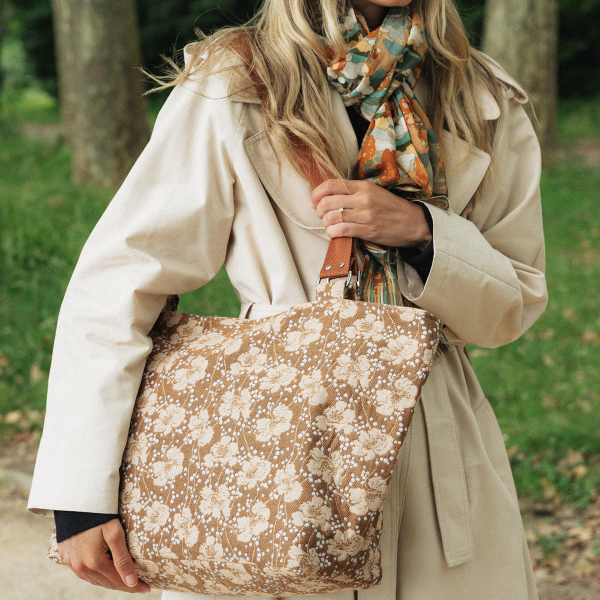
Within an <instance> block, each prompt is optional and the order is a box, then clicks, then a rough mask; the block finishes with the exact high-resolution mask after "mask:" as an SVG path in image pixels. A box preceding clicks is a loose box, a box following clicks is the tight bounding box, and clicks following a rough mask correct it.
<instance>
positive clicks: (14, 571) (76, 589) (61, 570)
mask: <svg viewBox="0 0 600 600" xmlns="http://www.w3.org/2000/svg"><path fill="white" fill-rule="evenodd" d="M4 487H6V486H4ZM26 506H27V501H26V500H25V498H23V497H22V495H21V494H15V493H11V494H10V495H8V497H3V496H0V582H1V583H0V599H1V600H120V599H122V598H131V594H126V593H121V592H113V591H111V590H106V589H103V588H99V587H96V586H93V585H90V584H88V583H86V582H85V581H81V580H79V579H77V577H75V576H74V575H73V574H72V573H71V571H70V570H69V569H68V568H67V567H62V566H59V565H57V564H55V563H53V562H52V561H51V560H49V559H48V558H47V557H46V552H47V550H48V541H49V540H50V534H51V533H52V527H53V521H52V519H45V518H43V517H36V516H34V515H32V514H31V513H28V512H27V508H26ZM144 598H150V599H152V600H159V598H160V592H159V591H153V592H152V593H150V594H144Z"/></svg>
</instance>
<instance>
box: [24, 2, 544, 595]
mask: <svg viewBox="0 0 600 600" xmlns="http://www.w3.org/2000/svg"><path fill="white" fill-rule="evenodd" d="M409 4H411V3H410V0H353V2H352V5H351V4H350V3H349V2H348V3H347V4H344V3H343V2H340V3H338V2H337V0H269V1H268V2H266V4H265V6H264V7H263V9H262V12H261V13H260V14H259V16H258V17H257V21H256V22H255V24H254V25H253V26H252V27H250V28H247V29H241V30H240V29H234V30H232V31H226V32H221V33H218V34H216V36H215V38H213V42H214V43H213V44H212V45H205V46H200V47H197V48H195V49H194V48H191V49H189V52H188V54H187V56H186V58H187V59H188V64H187V67H186V69H185V71H184V72H183V73H180V74H179V75H177V76H176V77H175V80H174V82H172V83H177V84H179V85H177V87H175V89H174V90H173V92H172V93H171V95H170V97H169V99H168V101H167V103H166V105H165V107H164V109H163V111H162V112H161V114H160V116H159V118H158V120H157V123H156V127H155V130H154V133H153V136H152V140H151V141H150V143H149V145H148V147H147V148H146V150H145V151H144V153H143V154H142V156H141V157H140V159H139V161H138V162H137V164H136V165H135V167H134V168H133V169H132V171H131V174H130V175H129V177H128V178H127V180H126V182H125V183H124V185H123V187H122V188H121V190H120V191H119V192H118V194H117V195H116V197H115V199H114V201H113V202H112V204H111V205H110V207H109V208H108V209H107V211H106V213H105V215H104V216H103V217H102V219H101V220H100V222H99V224H98V226H97V227H96V229H95V230H94V232H93V233H92V235H91V237H90V239H89V241H88V243H87V244H86V247H85V248H84V250H83V252H82V255H81V258H80V260H79V263H78V265H77V268H76V270H75V273H74V275H73V278H72V280H71V283H70V285H69V289H68V291H67V294H66V297H65V301H64V303H63V307H62V310H61V315H60V319H59V326H58V331H57V336H56V343H55V349H54V355H53V364H52V373H51V380H50V385H49V399H48V413H47V419H46V425H45V429H44V436H43V439H42V444H41V448H40V453H39V457H38V463H37V466H36V473H35V477H34V483H33V488H32V492H31V497H30V502H29V508H30V510H32V511H34V512H38V513H44V514H47V515H50V514H52V512H53V511H56V513H55V514H56V520H57V529H58V533H59V539H62V540H63V541H61V543H60V546H59V547H60V552H61V556H62V557H63V559H64V560H65V561H66V562H67V563H68V564H69V565H70V566H71V568H72V569H73V570H74V571H75V573H76V574H77V576H79V577H80V578H83V579H86V580H87V581H89V582H90V583H94V584H96V585H103V586H105V587H109V588H111V589H121V590H125V591H131V592H144V591H148V586H147V585H145V584H143V583H141V582H138V580H137V577H136V574H135V569H134V567H133V563H132V561H131V558H130V557H129V554H128V552H127V549H126V546H125V542H124V535H123V531H122V528H121V526H120V523H119V521H118V520H116V519H114V518H113V517H114V516H115V513H116V511H117V493H118V484H119V465H120V462H121V457H122V454H123V448H124V446H125V441H126V437H127V430H128V424H129V419H130V415H131V411H132V406H133V403H134V400H135V396H136V392H137V389H138V386H139V382H140V378H141V375H142V371H143V368H144V361H145V358H146V356H147V355H148V353H149V351H150V347H151V343H150V341H149V338H148V336H147V334H148V332H149V330H150V329H151V327H152V325H153V323H154V321H155V319H156V317H157V315H158V313H159V311H160V309H161V307H162V305H163V303H164V301H165V298H166V296H167V295H168V294H181V293H184V292H186V291H189V290H193V289H195V288H197V287H199V286H201V285H203V284H205V283H206V282H208V281H209V280H210V279H212V277H214V275H215V274H216V273H217V271H218V269H219V268H220V267H221V265H223V264H225V267H226V268H227V271H228V274H229V277H230V279H231V281H232V283H233V285H234V287H235V289H236V291H237V293H238V295H239V296H240V299H241V301H242V312H241V314H242V316H244V317H249V316H250V317H251V318H259V317H264V316H268V315H272V314H277V313H278V312H281V311H282V310H284V309H285V308H286V307H288V306H290V305H295V304H300V303H303V302H306V301H307V300H312V299H313V298H314V280H315V278H316V273H317V272H318V270H319V267H320V265H321V264H322V261H323V257H324V255H325V251H326V248H327V244H328V239H329V237H339V236H355V237H358V238H361V239H362V240H364V241H365V242H366V243H367V244H366V249H367V254H368V255H369V256H371V257H372V258H373V260H375V258H374V257H375V255H376V254H377V246H376V245H379V246H384V247H385V246H387V247H391V248H398V253H397V255H398V260H394V259H393V257H392V255H395V254H396V253H395V252H391V251H390V252H388V253H387V255H386V256H387V257H388V259H389V260H387V261H386V259H385V257H384V259H382V260H383V262H384V263H385V265H383V266H384V267H385V268H386V269H388V271H386V272H387V273H388V279H387V280H386V281H385V283H386V286H387V287H385V289H384V290H383V291H382V290H381V289H380V288H378V286H377V285H372V286H371V288H370V290H369V293H370V294H372V295H373V296H376V297H379V296H380V295H383V296H385V295H386V294H387V296H386V297H385V299H387V300H390V298H391V297H393V296H394V294H395V293H396V292H399V293H401V295H402V297H403V298H404V299H407V300H408V301H411V302H413V303H414V304H416V305H417V306H419V307H421V308H424V309H427V310H429V311H430V312H432V313H433V314H434V315H436V316H437V317H438V318H440V319H441V320H442V321H443V323H444V324H445V328H444V352H443V355H442V357H441V358H440V360H439V361H437V362H436V364H435V365H434V367H433V368H432V370H431V373H430V377H429V380H428V381H427V383H426V385H425V386H424V388H423V391H422V397H421V402H420V403H419V404H418V405H417V409H416V410H415V415H414V418H413V423H412V426H411V427H410V429H409V434H408V437H407V440H406V442H405V446H404V450H403V452H402V453H401V456H400V459H399V463H398V464H399V467H398V468H396V469H395V477H394V478H393V482H392V487H391V489H390V491H389V493H388V496H387V498H386V504H385V505H384V514H385V515H386V519H387V520H388V521H387V523H388V525H387V526H386V527H385V528H384V529H385V538H384V539H383V540H382V548H383V552H382V554H383V556H384V564H383V574H384V581H383V583H382V585H381V586H378V587H376V588H372V589H370V590H360V591H359V592H357V594H356V595H357V596H358V598H359V599H360V600H368V598H369V597H370V596H377V598H381V599H382V600H383V599H384V598H385V600H391V599H392V598H393V597H396V598H398V599H400V600H413V599H414V600H416V599H422V598H426V599H434V598H435V599H438V598H440V599H441V598H443V599H444V600H454V599H456V600H458V599H459V598H460V600H471V599H473V600H481V599H482V598H486V599H498V600H500V599H503V600H504V599H506V598H510V599H511V600H520V599H533V598H537V593H536V590H535V582H534V579H533V574H532V570H531V564H530V560H529V555H528V551H527V545H526V542H525V539H524V535H523V529H522V525H521V519H520V513H519V507H518V503H517V497H516V493H515V489H514V484H513V481H512V476H511V472H510V466H509V463H508V459H507V456H506V452H505V449H504V443H503V439H502V436H501V434H500V431H499V428H498V424H497V422H496V419H495V416H494V414H493V411H492V409H491V406H490V404H489V403H488V401H487V400H486V399H485V397H484V396H483V394H482V391H481V388H480V387H479V384H478V382H477V379H476V377H475V374H474V372H473V369H472V367H471V364H470V362H469V359H468V356H467V353H466V350H465V342H473V343H476V344H478V345H481V346H484V347H496V346H500V345H502V344H506V343H509V342H511V341H513V340H515V339H517V338H518V337H519V336H520V335H521V334H522V333H523V332H524V331H525V330H526V329H527V328H528V327H529V326H531V324H532V323H533V322H534V321H535V320H536V319H537V318H538V317H539V316H540V314H541V313H542V312H543V310H544V308H545V305H546V288H545V282H544V275H543V269H544V247H543V234H542V221H541V208H540V198H539V177H540V155H539V147H538V144H537V140H536V138H535V135H534V133H533V130H532V127H531V124H530V123H529V120H528V119H527V117H526V115H525V113H524V111H523V108H522V106H521V105H522V104H523V103H525V102H526V101H527V98H526V95H525V93H524V92H523V91H522V90H521V88H520V87H519V86H518V85H517V84H516V83H515V82H514V81H512V80H511V79H510V78H509V77H508V76H507V75H506V74H505V73H504V72H503V71H502V70H501V69H499V68H498V67H497V65H495V64H494V63H493V62H492V61H490V60H489V59H487V58H486V57H484V56H483V55H481V54H480V53H478V52H476V51H475V50H473V49H470V48H469V45H468V42H467V39H466V37H465V34H464V31H463V29H462V25H461V23H460V19H459V17H458V14H457V12H456V9H455V8H454V6H453V5H452V2H451V0H413V3H412V5H411V6H410V7H408V8H406V9H405V8H403V7H406V6H407V5H409ZM354 9H355V10H354ZM340 16H341V17H342V21H343V23H342V24H340V19H339V17H340ZM398 19H400V20H402V23H403V24H404V25H403V29H402V30H400V34H398V33H397V31H395V28H397V24H398V22H399V21H398ZM382 24H383V26H382V27H381V28H380V29H379V30H377V28H378V27H380V26H381V25H382ZM423 28H424V30H425V34H426V39H427V42H426V41H425V37H424V36H423V35H422V33H423V32H422V29H423ZM376 30H377V31H376ZM369 31H373V32H375V34H376V35H371V36H369ZM240 33H241V34H243V39H244V40H246V41H245V42H243V44H242V45H240V43H239V41H240ZM394 36H396V37H394ZM361 43H362V44H363V45H364V44H365V43H369V44H373V43H374V44H375V52H373V53H372V54H370V55H369V57H368V58H367V59H366V61H367V70H368V71H369V72H370V73H371V75H373V73H374V72H379V71H377V69H380V68H383V69H384V70H385V68H386V66H385V65H387V69H388V71H386V72H384V73H383V76H382V78H381V81H380V82H378V87H377V89H373V87H371V86H370V85H369V83H370V82H369V81H368V80H367V79H366V77H363V74H365V73H366V72H367V71H365V70H364V66H363V67H361V68H360V69H354V70H353V67H352V64H354V63H355V62H357V61H360V60H363V61H364V56H365V54H364V53H362V54H361V53H360V51H359V52H357V51H356V50H357V46H358V45H359V44H361ZM363 47H364V46H363ZM207 48H209V50H208V54H204V58H205V60H204V62H201V60H200V53H202V52H206V51H207V50H206V49H207ZM223 48H225V52H223ZM360 48H361V47H358V50H360ZM216 50H219V51H216ZM385 52H389V54H390V55H391V56H392V58H393V59H394V60H381V56H382V53H385ZM395 53H397V55H398V57H399V56H400V55H403V57H402V58H401V59H398V61H396V59H395V56H396V54H395ZM348 55H352V58H349V56H348ZM384 55H385V54H384ZM360 56H362V57H363V58H362V59H360V58H359V57H360ZM378 58H379V60H378ZM351 63H352V64H351ZM400 63H402V68H398V69H396V70H393V66H392V67H390V65H395V64H400ZM349 64H350V66H348V65H349ZM423 66H424V69H423ZM421 71H423V73H422V76H420V75H421ZM210 73H212V74H210ZM249 73H251V75H249ZM207 74H208V75H207ZM382 90H383V93H381V91H382ZM388 91H389V94H388ZM392 92H393V93H392ZM378 94H379V95H378ZM413 95H414V96H415V98H413ZM388 96H389V97H388ZM386 102H387V104H386ZM357 109H358V110H357ZM378 111H379V112H378ZM381 111H383V113H382V112H381ZM382 114H383V115H384V116H385V118H382ZM374 117H376V118H374ZM428 117H429V118H428ZM371 121H372V122H371ZM429 122H431V125H430V124H429ZM417 129H418V130H419V131H420V132H421V133H420V134H418V135H416V136H414V135H413V136H412V137H411V140H412V142H411V143H412V144H413V146H412V147H407V146H405V145H403V144H401V143H400V140H402V139H404V138H403V137H402V136H404V135H406V132H407V131H408V132H409V133H410V132H411V131H412V132H413V133H414V132H415V131H416V130H417ZM375 130H377V131H375ZM386 136H387V137H386ZM409 137H410V136H409ZM438 138H439V141H438ZM390 139H392V140H395V153H391V150H390V146H389V140H390ZM378 140H379V141H381V140H384V142H385V140H388V143H387V145H386V143H379V142H378ZM298 141H300V146H303V147H304V148H305V150H306V149H307V150H308V152H309V154H310V156H312V158H313V160H314V163H315V165H316V166H314V165H313V166H314V168H313V171H312V173H313V175H314V172H315V170H316V171H317V172H320V174H321V178H322V177H323V175H324V174H325V173H332V172H333V173H334V174H335V175H336V177H335V178H331V177H329V178H328V179H327V180H326V181H324V182H323V183H321V184H319V185H318V186H317V187H316V188H315V189H314V190H312V189H311V186H310V185H309V183H308V181H307V179H306V177H305V176H304V174H303V173H304V172H305V171H306V168H304V170H303V168H302V167H303V166H304V167H306V164H304V165H303V161H302V160H299V159H298V148H299V147H300V146H299V144H298ZM440 142H441V143H440ZM359 145H361V149H360V153H359ZM393 148H394V146H392V149H393ZM407 148H409V149H408V150H407ZM417 155H418V160H417V158H416V156H417ZM440 155H443V159H441V158H440ZM390 156H392V160H390V159H389V157H390ZM331 158H333V159H334V160H335V164H332V162H331ZM419 161H420V162H419ZM278 163H279V164H278ZM355 164H356V165H357V166H356V168H354V165H355ZM444 166H445V173H444ZM351 173H352V174H353V176H354V178H355V179H359V180H360V181H342V180H344V179H347V178H348V177H349V176H350V175H351ZM407 198H408V199H407ZM409 200H412V202H411V201H409ZM341 209H343V210H341ZM390 269H391V270H390ZM389 273H392V274H393V279H390V278H389ZM398 301H401V300H400V299H399V300H398ZM108 550H110V555H109V554H108ZM111 556H112V559H111ZM351 594H352V592H339V594H337V595H339V596H340V599H339V600H352V596H351ZM342 596H343V598H342ZM164 597H165V598H167V599H171V598H177V597H179V594H177V593H165V594H164Z"/></svg>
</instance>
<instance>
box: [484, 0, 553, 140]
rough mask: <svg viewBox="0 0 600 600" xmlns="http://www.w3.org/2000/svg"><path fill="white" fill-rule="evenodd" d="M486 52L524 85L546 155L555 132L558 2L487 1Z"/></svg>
mask: <svg viewBox="0 0 600 600" xmlns="http://www.w3.org/2000/svg"><path fill="white" fill-rule="evenodd" d="M483 51H484V52H486V53H487V54H489V55H490V56H491V57H492V58H494V59H495V60H497V61H498V62H499V63H500V64H501V65H502V66H503V67H504V68H505V69H506V70H507V71H508V72H509V73H510V74H511V75H512V76H513V77H515V78H516V79H517V81H519V82H520V83H521V84H523V85H524V86H525V89H526V90H527V91H528V93H529V94H530V98H531V102H532V105H533V107H534V109H535V112H536V114H537V120H538V124H537V133H538V137H539V139H540V144H541V146H542V150H543V151H546V152H547V151H548V150H550V149H551V147H552V145H553V144H554V140H555V133H556V102H557V84H558V61H557V52H558V1H557V0H487V3H486V14H485V22H484V32H483Z"/></svg>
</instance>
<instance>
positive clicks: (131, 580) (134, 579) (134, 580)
mask: <svg viewBox="0 0 600 600" xmlns="http://www.w3.org/2000/svg"><path fill="white" fill-rule="evenodd" d="M125 583H126V584H127V585H128V586H129V587H134V586H135V584H136V583H137V577H136V576H135V575H134V574H133V573H132V574H131V575H127V577H125Z"/></svg>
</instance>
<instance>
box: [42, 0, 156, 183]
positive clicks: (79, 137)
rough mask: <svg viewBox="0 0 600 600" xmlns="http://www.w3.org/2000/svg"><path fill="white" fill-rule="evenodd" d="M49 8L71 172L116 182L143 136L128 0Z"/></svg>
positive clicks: (66, 1)
mask: <svg viewBox="0 0 600 600" xmlns="http://www.w3.org/2000/svg"><path fill="white" fill-rule="evenodd" d="M52 7H53V12H54V23H55V32H56V39H57V45H56V48H57V55H58V72H59V82H60V100H61V112H62V120H63V124H64V127H65V134H66V137H67V141H68V142H69V144H70V145H71V147H72V149H73V159H72V175H73V179H74V180H75V181H78V182H90V183H95V184H98V185H102V186H113V187H116V186H118V185H119V184H120V183H121V182H122V180H123V179H124V178H125V175H126V174H127V173H128V171H129V169H130V168H131V165H132V164H133V162H134V161H135V159H136V158H137V157H138V155H139V153H140V152H141V151H142V149H143V147H144V146H145V144H146V142H147V141H148V138H149V120H148V111H147V106H146V100H145V98H144V97H143V96H142V94H143V93H144V84H143V80H142V75H141V74H140V72H139V71H138V70H137V69H136V67H138V66H139V65H140V64H141V55H140V43H139V34H138V24H137V15H136V11H135V4H134V0H52Z"/></svg>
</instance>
